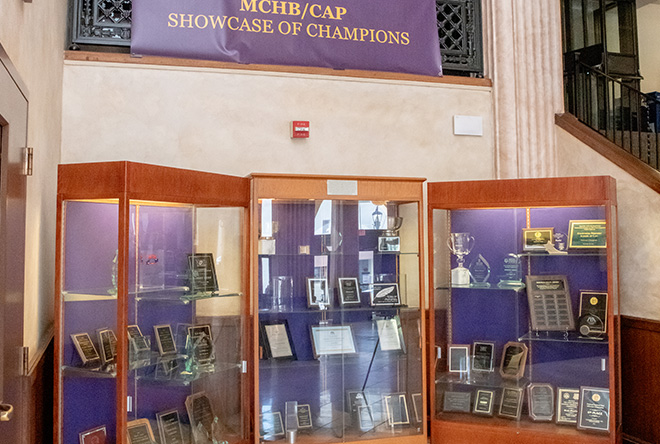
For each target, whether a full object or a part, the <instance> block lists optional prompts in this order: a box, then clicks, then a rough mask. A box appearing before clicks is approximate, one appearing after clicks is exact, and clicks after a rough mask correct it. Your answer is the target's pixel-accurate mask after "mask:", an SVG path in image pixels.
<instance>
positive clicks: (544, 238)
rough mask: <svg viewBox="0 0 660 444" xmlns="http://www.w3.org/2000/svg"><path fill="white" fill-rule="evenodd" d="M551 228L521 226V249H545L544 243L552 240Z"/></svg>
mask: <svg viewBox="0 0 660 444" xmlns="http://www.w3.org/2000/svg"><path fill="white" fill-rule="evenodd" d="M553 231H554V229H552V228H523V250H524V251H538V250H541V251H545V245H546V244H547V243H548V242H552V241H553V237H552V236H553Z"/></svg>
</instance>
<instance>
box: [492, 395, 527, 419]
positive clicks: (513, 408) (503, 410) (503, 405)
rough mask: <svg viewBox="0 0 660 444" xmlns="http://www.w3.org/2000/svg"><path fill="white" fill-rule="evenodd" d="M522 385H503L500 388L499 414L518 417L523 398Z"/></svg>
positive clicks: (506, 416) (511, 417) (512, 417)
mask: <svg viewBox="0 0 660 444" xmlns="http://www.w3.org/2000/svg"><path fill="white" fill-rule="evenodd" d="M523 393H524V392H523V389H522V387H504V389H503V390H502V399H501V400H500V411H499V413H498V414H499V416H502V417H505V418H510V419H516V420H517V419H520V412H521V410H522V400H523Z"/></svg>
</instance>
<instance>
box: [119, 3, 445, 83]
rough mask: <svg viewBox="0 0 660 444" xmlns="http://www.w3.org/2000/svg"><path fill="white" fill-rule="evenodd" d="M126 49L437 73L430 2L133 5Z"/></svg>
mask: <svg viewBox="0 0 660 444" xmlns="http://www.w3.org/2000/svg"><path fill="white" fill-rule="evenodd" d="M131 34H132V35H131V52H132V53H133V54H139V55H158V56H168V57H181V58H197V59H206V60H219V61H225V62H236V63H246V64H249V63H256V64H271V65H297V66H318V67H327V68H335V69H367V70H376V71H392V72H405V73H412V74H423V75H430V76H438V75H442V68H441V63H440V45H439V43H438V30H437V24H436V12H435V1H434V0H415V1H404V0H343V1H342V0H310V1H309V2H308V1H307V0H295V1H279V0H133V15H132V31H131Z"/></svg>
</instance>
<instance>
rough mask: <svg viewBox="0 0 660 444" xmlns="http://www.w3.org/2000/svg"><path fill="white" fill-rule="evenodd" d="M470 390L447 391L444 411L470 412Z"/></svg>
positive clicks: (444, 398) (443, 401)
mask: <svg viewBox="0 0 660 444" xmlns="http://www.w3.org/2000/svg"><path fill="white" fill-rule="evenodd" d="M471 401H472V393H470V392H445V393H444V397H443V400H442V411H443V412H460V413H470V402H471Z"/></svg>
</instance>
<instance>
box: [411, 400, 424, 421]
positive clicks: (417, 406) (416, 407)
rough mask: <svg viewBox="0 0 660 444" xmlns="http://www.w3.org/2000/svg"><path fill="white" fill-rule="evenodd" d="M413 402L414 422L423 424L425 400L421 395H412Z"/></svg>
mask: <svg viewBox="0 0 660 444" xmlns="http://www.w3.org/2000/svg"><path fill="white" fill-rule="evenodd" d="M410 399H411V400H412V406H413V413H414V418H413V419H414V420H415V422H416V423H421V422H423V421H424V399H423V398H422V394H421V393H413V394H412V395H410Z"/></svg>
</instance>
